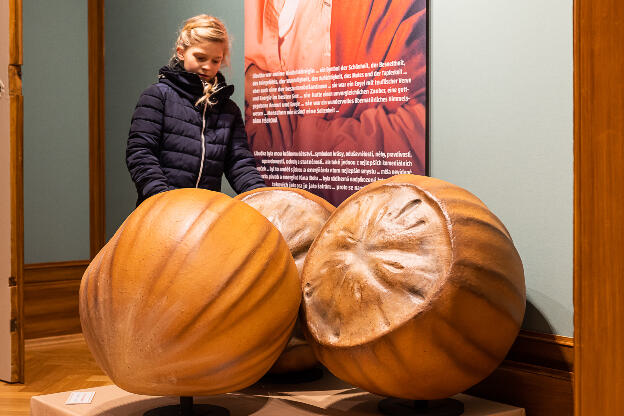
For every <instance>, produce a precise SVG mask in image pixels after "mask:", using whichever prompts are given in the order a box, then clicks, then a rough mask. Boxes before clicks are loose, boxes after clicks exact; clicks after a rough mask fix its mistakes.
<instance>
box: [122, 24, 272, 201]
mask: <svg viewBox="0 0 624 416" xmlns="http://www.w3.org/2000/svg"><path fill="white" fill-rule="evenodd" d="M229 45H230V42H229V38H228V34H227V31H226V28H225V26H224V25H223V23H222V22H221V21H220V20H219V19H217V18H215V17H212V16H207V15H199V16H195V17H192V18H190V19H188V20H187V21H186V22H185V23H184V27H183V28H182V30H181V31H180V34H179V36H178V40H177V41H176V45H175V51H174V54H173V56H172V57H171V60H170V61H169V64H168V65H166V66H164V67H162V68H161V69H160V72H159V81H158V82H157V83H156V84H153V85H151V86H150V87H149V88H147V89H146V90H145V91H144V92H143V94H141V97H140V98H139V102H138V103H137V106H136V109H135V111H134V114H133V116H132V123H131V126H130V135H129V137H128V147H127V149H126V163H127V165H128V170H129V171H130V176H131V177H132V180H133V181H134V183H135V185H136V188H137V192H138V199H137V206H138V205H139V204H140V203H141V202H142V201H144V200H145V199H146V198H148V197H150V196H152V195H154V194H157V193H159V192H164V191H168V190H171V189H177V188H190V187H194V188H203V189H210V190H213V191H220V190H221V176H222V175H223V174H225V176H226V178H227V180H228V181H229V182H230V184H231V185H232V188H234V190H235V191H236V192H238V193H241V192H245V191H248V190H251V189H255V188H260V187H263V186H265V183H264V180H263V179H262V177H261V176H260V174H259V173H258V171H257V169H256V164H255V160H254V157H253V155H252V154H251V152H250V150H249V146H248V144H247V135H246V133H245V127H244V124H243V119H242V117H241V112H240V110H239V108H238V107H237V105H236V104H235V103H234V102H233V101H232V100H231V99H230V96H231V95H232V93H233V92H234V86H233V85H227V84H226V83H225V78H224V77H223V75H222V74H221V72H219V68H220V67H221V65H222V64H225V65H227V64H228V63H229V62H228V61H229V57H230V48H229Z"/></svg>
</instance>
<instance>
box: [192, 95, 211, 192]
mask: <svg viewBox="0 0 624 416" xmlns="http://www.w3.org/2000/svg"><path fill="white" fill-rule="evenodd" d="M206 107H208V104H206V103H204V111H203V113H202V130H201V141H202V142H201V145H202V152H201V161H200V162H199V175H197V182H195V188H199V180H200V179H201V176H202V172H203V170H204V157H205V156H206V138H205V137H204V131H205V129H206Z"/></svg>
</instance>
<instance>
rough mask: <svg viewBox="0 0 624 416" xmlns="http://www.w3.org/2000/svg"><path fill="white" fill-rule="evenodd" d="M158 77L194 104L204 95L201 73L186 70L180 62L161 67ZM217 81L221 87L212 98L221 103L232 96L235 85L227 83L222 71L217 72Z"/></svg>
mask: <svg viewBox="0 0 624 416" xmlns="http://www.w3.org/2000/svg"><path fill="white" fill-rule="evenodd" d="M158 78H159V80H160V82H162V83H165V84H167V85H169V86H170V87H171V88H173V89H174V90H175V91H176V92H177V93H178V94H180V95H181V96H183V97H185V98H188V99H189V100H190V101H191V102H192V103H193V104H195V102H197V100H199V99H200V98H201V96H202V95H204V86H203V84H202V81H201V78H199V75H197V74H194V73H192V72H187V71H185V70H184V68H182V65H180V64H179V63H178V64H175V65H174V66H169V65H165V66H163V67H162V68H160V71H158ZM217 82H218V84H217V85H218V88H220V89H219V90H218V91H217V92H215V93H214V94H213V95H212V97H211V98H212V99H213V100H215V101H216V102H217V103H218V104H219V103H223V102H225V101H226V100H227V99H228V98H230V97H231V96H232V94H233V93H234V85H227V84H226V82H225V77H224V76H223V74H221V72H217Z"/></svg>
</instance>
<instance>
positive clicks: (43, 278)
mask: <svg viewBox="0 0 624 416" xmlns="http://www.w3.org/2000/svg"><path fill="white" fill-rule="evenodd" d="M88 265H89V260H78V261H62V262H53V263H33V264H26V265H24V284H30V283H43V282H58V281H62V280H80V279H81V278H82V275H83V273H84V271H85V269H86V268H87V266H88Z"/></svg>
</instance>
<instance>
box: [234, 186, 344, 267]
mask: <svg viewBox="0 0 624 416" xmlns="http://www.w3.org/2000/svg"><path fill="white" fill-rule="evenodd" d="M235 199H239V200H241V201H243V202H245V203H246V204H248V205H250V206H251V207H253V208H254V209H256V210H257V211H258V212H260V213H261V214H262V215H264V216H265V217H266V218H267V219H268V220H269V221H271V223H272V224H273V225H275V227H277V229H278V230H279V231H280V232H281V233H282V236H283V237H284V240H286V243H287V244H288V247H289V248H290V252H291V254H292V256H293V258H294V259H295V263H297V269H298V270H299V272H301V269H302V268H303V261H304V260H305V256H306V255H307V254H308V250H309V249H310V246H311V245H312V242H314V239H315V238H316V236H317V235H318V233H319V232H320V231H321V228H322V227H323V225H325V221H327V219H328V218H329V216H330V215H331V213H332V212H333V211H334V210H335V209H336V208H335V207H334V206H333V205H332V204H330V203H329V202H327V201H325V200H324V199H323V198H320V197H318V196H316V195H314V194H312V193H310V192H308V191H304V190H301V189H295V188H276V187H268V188H259V189H254V190H253V191H249V192H245V193H243V194H240V195H237V196H236V197H235Z"/></svg>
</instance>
